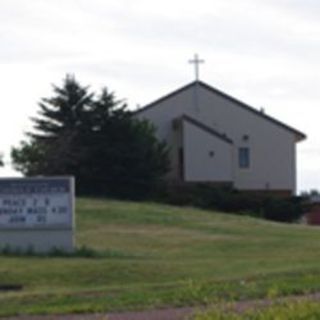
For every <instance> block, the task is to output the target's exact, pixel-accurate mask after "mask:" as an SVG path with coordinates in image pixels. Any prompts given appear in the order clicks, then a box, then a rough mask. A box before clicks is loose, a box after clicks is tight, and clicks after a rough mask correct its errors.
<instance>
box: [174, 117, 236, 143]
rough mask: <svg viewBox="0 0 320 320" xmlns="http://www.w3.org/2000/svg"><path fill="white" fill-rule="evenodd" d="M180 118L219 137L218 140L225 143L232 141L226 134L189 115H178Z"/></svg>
mask: <svg viewBox="0 0 320 320" xmlns="http://www.w3.org/2000/svg"><path fill="white" fill-rule="evenodd" d="M180 119H181V120H182V121H186V122H189V123H191V124H192V125H194V126H196V127H198V128H200V129H201V130H203V131H205V132H207V133H209V134H211V135H212V136H215V137H216V138H219V139H220V140H222V141H224V142H226V143H229V144H233V141H232V140H231V139H230V138H228V137H227V135H226V134H223V133H220V132H218V131H216V130H214V129H212V128H210V127H208V126H207V125H205V124H204V123H202V122H200V121H198V120H196V119H194V118H191V117H190V116H187V115H185V114H184V115H183V116H182V117H180Z"/></svg>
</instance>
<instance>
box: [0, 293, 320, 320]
mask: <svg viewBox="0 0 320 320" xmlns="http://www.w3.org/2000/svg"><path fill="white" fill-rule="evenodd" d="M299 300H310V301H320V292H319V293H314V294H308V295H301V296H290V297H283V298H278V299H262V300H249V301H241V302H236V303H234V304H232V309H234V310H237V311H239V312H244V311H246V310H248V309H252V308H263V307H267V306H269V305H271V304H273V303H276V302H285V301H299ZM211 308H214V305H213V306H211ZM200 310H206V307H198V308H196V307H186V308H167V309H158V310H145V311H137V312H117V313H116V312H115V313H108V314H72V315H49V316H16V317H8V318H0V319H6V320H185V319H191V317H192V315H193V314H195V313H196V312H199V311H200Z"/></svg>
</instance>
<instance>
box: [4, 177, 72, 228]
mask: <svg viewBox="0 0 320 320" xmlns="http://www.w3.org/2000/svg"><path fill="white" fill-rule="evenodd" d="M73 184H74V182H73V178H69V177H67V178H64V177H62V178H22V179H14V178H13V179H0V229H2V230H3V229H26V230H28V229H56V230H58V229H72V228H73V211H74V204H73V202H74V185H73Z"/></svg>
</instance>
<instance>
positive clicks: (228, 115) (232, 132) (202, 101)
mask: <svg viewBox="0 0 320 320" xmlns="http://www.w3.org/2000/svg"><path fill="white" fill-rule="evenodd" d="M199 91H200V94H199V105H200V106H201V109H200V111H199V113H198V118H199V119H201V121H203V122H204V123H207V124H208V125H211V126H213V128H215V129H216V130H218V131H219V132H222V133H226V134H227V136H228V137H229V138H231V139H232V140H233V142H234V145H235V155H236V156H235V158H234V160H235V161H234V164H233V165H234V172H235V176H234V178H235V180H234V184H235V187H236V188H239V189H245V190H265V189H271V190H291V191H292V192H295V189H296V164H295V157H296V154H295V135H294V134H293V133H292V132H290V131H288V130H286V129H284V128H282V127H280V126H279V125H277V124H275V123H273V122H271V121H268V120H266V119H264V118H262V117H261V116H259V115H256V114H254V113H253V112H251V111H248V110H246V109H244V108H242V107H240V106H238V105H237V104H235V103H234V102H232V101H229V100H227V99H225V98H223V97H221V96H219V95H217V94H215V93H213V92H211V91H208V90H206V89H204V88H200V90H199ZM246 137H247V141H246ZM240 147H248V148H249V150H250V166H249V168H247V169H241V168H239V163H238V149H239V148H240Z"/></svg>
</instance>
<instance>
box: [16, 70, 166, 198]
mask: <svg viewBox="0 0 320 320" xmlns="http://www.w3.org/2000/svg"><path fill="white" fill-rule="evenodd" d="M53 90H54V95H53V97H51V98H44V99H42V100H41V102H40V104H39V106H40V111H39V113H38V116H37V117H35V118H33V119H32V121H33V123H34V131H33V132H31V133H28V138H29V140H27V141H23V142H22V143H21V145H20V146H19V147H17V148H13V150H12V152H11V155H12V159H13V163H14V165H15V168H16V169H17V170H19V171H21V172H22V173H24V174H25V175H27V176H30V175H74V176H75V177H76V180H77V187H78V190H79V191H80V192H82V193H92V194H107V195H113V196H126V197H134V196H141V195H143V194H146V193H147V192H148V191H150V190H152V187H154V186H155V185H156V184H157V183H158V182H159V180H161V177H162V176H163V175H164V174H165V173H166V172H167V170H168V168H169V160H168V150H167V147H166V145H165V144H164V143H162V142H159V141H158V140H157V139H156V138H155V130H154V128H153V127H152V126H151V125H150V123H148V122H146V121H139V120H137V119H135V118H133V117H132V115H131V113H130V112H129V111H127V110H126V108H127V106H126V104H125V103H123V101H121V100H117V99H116V98H115V96H114V94H113V93H110V92H109V91H108V90H107V89H106V88H104V89H103V90H102V91H101V93H100V94H99V95H98V96H97V95H94V94H93V93H91V92H89V89H88V87H82V86H81V85H80V84H79V83H78V82H77V81H76V80H75V78H74V77H73V76H69V75H68V76H67V77H66V78H65V79H64V82H63V85H62V87H57V86H54V87H53Z"/></svg>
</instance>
